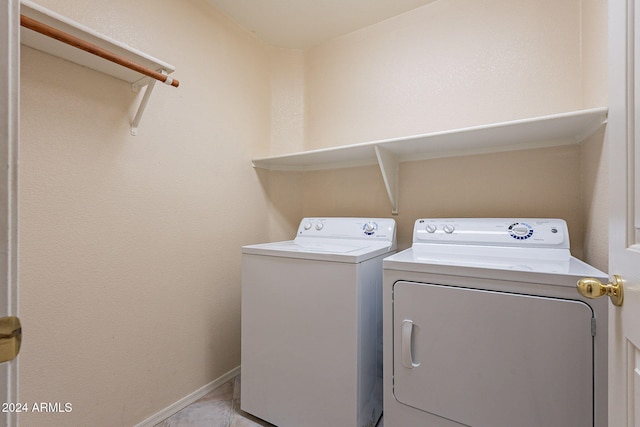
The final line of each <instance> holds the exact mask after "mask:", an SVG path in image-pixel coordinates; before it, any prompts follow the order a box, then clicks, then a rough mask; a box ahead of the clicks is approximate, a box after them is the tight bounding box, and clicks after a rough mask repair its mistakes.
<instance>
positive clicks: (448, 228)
mask: <svg viewBox="0 0 640 427" xmlns="http://www.w3.org/2000/svg"><path fill="white" fill-rule="evenodd" d="M442 229H443V230H444V232H445V233H447V234H451V233H453V232H454V231H455V229H456V227H454V225H453V224H445V225H444V227H442Z"/></svg>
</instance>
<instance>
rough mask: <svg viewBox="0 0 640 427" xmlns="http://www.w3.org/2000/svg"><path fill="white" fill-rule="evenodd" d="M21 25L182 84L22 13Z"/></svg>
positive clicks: (157, 78) (154, 75) (144, 72)
mask: <svg viewBox="0 0 640 427" xmlns="http://www.w3.org/2000/svg"><path fill="white" fill-rule="evenodd" d="M20 25H22V26H23V27H25V28H28V29H30V30H33V31H35V32H37V33H40V34H43V35H45V36H47V37H51V38H54V39H56V40H59V41H61V42H63V43H66V44H68V45H70V46H73V47H76V48H78V49H82V50H84V51H85V52H89V53H91V54H93V55H96V56H99V57H101V58H104V59H106V60H107V61H111V62H115V63H116V64H119V65H122V66H123V67H126V68H129V69H130V70H133V71H137V72H138V73H140V74H144V75H145V76H148V77H151V78H153V79H156V80H159V81H161V82H163V83H166V84H168V85H170V86H173V87H178V85H180V82H179V81H178V80H176V79H173V78H171V77H169V76H167V75H166V74H162V73H159V72H157V71H155V70H152V69H150V68H147V67H144V66H142V65H140V64H138V63H136V62H133V61H130V60H128V59H127V58H124V57H122V56H120V55H116V54H115V53H112V52H109V51H108V50H106V49H103V48H101V47H100V46H96V45H95V44H93V43H89V42H87V41H85V40H82V39H80V38H78V37H76V36H72V35H71V34H69V33H65V32H64V31H60V30H58V29H56V28H53V27H50V26H49V25H46V24H43V23H42V22H40V21H36V20H35V19H33V18H29V17H28V16H25V15H20Z"/></svg>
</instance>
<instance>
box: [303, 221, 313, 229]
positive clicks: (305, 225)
mask: <svg viewBox="0 0 640 427" xmlns="http://www.w3.org/2000/svg"><path fill="white" fill-rule="evenodd" d="M311 226H312V224H311V223H310V222H305V223H304V229H305V230H311Z"/></svg>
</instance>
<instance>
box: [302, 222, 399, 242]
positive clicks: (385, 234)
mask: <svg viewBox="0 0 640 427" xmlns="http://www.w3.org/2000/svg"><path fill="white" fill-rule="evenodd" d="M297 236H298V237H327V238H335V239H345V238H346V239H349V238H353V239H357V238H365V239H375V240H386V241H394V240H395V236H396V222H395V220H393V219H390V218H343V217H340V218H337V217H329V218H303V219H302V221H301V222H300V226H299V227H298V234H297Z"/></svg>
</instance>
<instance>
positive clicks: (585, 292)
mask: <svg viewBox="0 0 640 427" xmlns="http://www.w3.org/2000/svg"><path fill="white" fill-rule="evenodd" d="M576 287H577V288H578V292H580V294H581V295H582V296H585V297H587V298H599V297H602V296H604V295H608V296H609V298H611V303H612V304H613V305H616V306H621V305H622V300H623V298H624V292H623V291H622V278H621V277H620V276H615V275H614V276H613V280H611V282H610V283H607V284H603V283H602V282H601V281H599V280H598V279H594V278H592V277H587V278H584V279H580V280H578V283H577V284H576Z"/></svg>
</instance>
